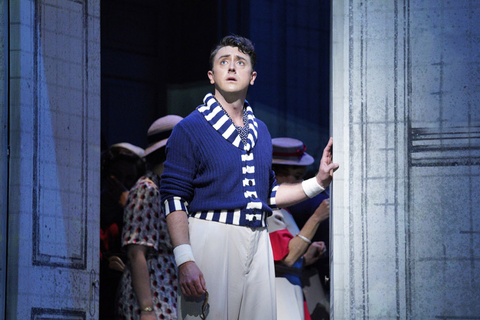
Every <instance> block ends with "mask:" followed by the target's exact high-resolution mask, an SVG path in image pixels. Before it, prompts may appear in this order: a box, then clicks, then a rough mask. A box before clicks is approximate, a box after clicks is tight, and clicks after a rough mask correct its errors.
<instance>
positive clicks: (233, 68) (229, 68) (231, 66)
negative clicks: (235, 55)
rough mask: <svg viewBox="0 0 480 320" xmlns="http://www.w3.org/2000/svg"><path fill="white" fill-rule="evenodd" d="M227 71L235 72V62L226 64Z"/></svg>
mask: <svg viewBox="0 0 480 320" xmlns="http://www.w3.org/2000/svg"><path fill="white" fill-rule="evenodd" d="M228 71H233V72H234V71H235V61H234V60H233V59H232V60H231V61H230V62H229V64H228Z"/></svg>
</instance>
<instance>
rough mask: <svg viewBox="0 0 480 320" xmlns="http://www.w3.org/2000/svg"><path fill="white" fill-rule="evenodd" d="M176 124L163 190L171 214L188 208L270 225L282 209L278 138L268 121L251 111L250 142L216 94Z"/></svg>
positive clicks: (196, 212)
mask: <svg viewBox="0 0 480 320" xmlns="http://www.w3.org/2000/svg"><path fill="white" fill-rule="evenodd" d="M204 102H205V104H204V105H202V106H199V107H198V108H197V109H196V110H195V111H193V112H192V113H191V114H190V115H189V116H187V117H186V118H185V119H183V120H182V121H181V122H180V123H178V124H177V125H176V126H175V128H174V129H173V132H172V135H171V136H170V138H169V140H168V142H167V146H166V153H167V160H166V161H165V163H164V172H163V175H162V180H161V181H162V182H161V189H160V193H161V196H162V203H163V206H164V212H165V214H167V215H168V214H169V213H170V212H172V211H175V210H185V211H187V210H188V211H187V212H188V213H189V214H190V215H192V216H195V217H197V218H201V219H206V220H212V221H218V222H223V223H229V224H235V225H245V226H250V227H264V226H265V225H266V224H265V219H266V216H267V215H270V214H271V212H272V210H271V208H270V206H271V207H272V208H276V206H275V204H274V198H275V194H276V190H277V188H278V186H276V181H275V177H274V173H273V171H272V169H271V163H272V143H271V137H270V133H269V132H268V129H267V127H266V126H265V124H264V123H263V122H261V121H260V120H258V119H255V117H254V116H253V112H252V110H251V108H250V106H249V105H248V103H247V102H245V107H246V108H247V112H248V114H249V116H248V118H249V128H250V130H249V139H248V140H249V141H248V143H247V145H244V144H243V142H242V141H241V139H240V137H239V135H238V132H237V130H235V128H234V126H233V123H232V121H231V120H230V119H229V118H228V117H227V116H226V115H225V114H224V113H223V111H222V112H220V111H221V108H220V106H219V105H218V103H216V101H215V99H214V98H213V96H212V95H211V94H208V95H207V96H206V97H205V99H204Z"/></svg>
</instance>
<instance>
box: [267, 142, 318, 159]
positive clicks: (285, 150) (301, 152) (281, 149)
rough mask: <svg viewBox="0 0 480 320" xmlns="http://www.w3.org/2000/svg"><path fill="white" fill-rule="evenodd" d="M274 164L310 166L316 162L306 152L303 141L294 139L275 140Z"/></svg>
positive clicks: (273, 144) (273, 143)
mask: <svg viewBox="0 0 480 320" xmlns="http://www.w3.org/2000/svg"><path fill="white" fill-rule="evenodd" d="M272 146H273V154H272V163H275V164H284V165H291V166H308V165H311V164H312V163H313V162H314V161H315V160H314V159H313V157H312V156H311V155H309V154H308V153H306V152H305V150H307V147H305V145H304V144H303V142H302V141H300V140H297V139H293V138H273V139H272Z"/></svg>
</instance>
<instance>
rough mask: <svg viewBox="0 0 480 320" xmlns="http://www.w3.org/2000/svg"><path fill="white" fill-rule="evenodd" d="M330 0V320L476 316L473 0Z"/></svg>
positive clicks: (477, 112) (478, 160)
mask: <svg viewBox="0 0 480 320" xmlns="http://www.w3.org/2000/svg"><path fill="white" fill-rule="evenodd" d="M332 3H333V11H332V12H333V15H332V17H333V30H332V31H333V32H332V34H333V36H332V37H333V38H332V45H333V47H332V111H331V112H332V128H333V137H334V143H335V148H334V151H335V154H334V158H335V161H336V162H339V163H340V166H341V168H340V169H339V170H338V171H337V172H336V176H335V179H334V183H333V199H332V204H333V205H332V207H333V209H332V216H333V222H332V238H333V256H332V269H333V276H332V284H333V289H332V299H331V301H332V304H333V306H332V310H333V312H332V318H333V319H445V320H446V319H480V316H479V315H480V305H479V304H478V297H479V294H480V281H479V280H478V279H480V278H479V271H478V270H479V267H480V263H479V261H480V256H479V254H480V215H479V209H478V208H479V205H480V196H479V191H478V190H479V187H480V150H479V149H480V148H479V147H478V146H479V145H480V134H479V132H480V130H479V129H480V101H479V100H480V92H479V91H480V72H479V70H480V69H479V65H480V41H479V40H480V35H479V31H478V28H477V25H478V14H479V13H480V3H478V2H475V1H456V2H448V1H354V0H351V1H347V0H344V1H333V2H332Z"/></svg>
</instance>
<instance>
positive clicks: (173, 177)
mask: <svg viewBox="0 0 480 320" xmlns="http://www.w3.org/2000/svg"><path fill="white" fill-rule="evenodd" d="M193 149H194V147H193V144H192V141H191V139H190V136H189V135H188V132H187V131H186V130H185V129H184V128H183V127H182V126H181V122H180V123H179V124H177V125H176V126H175V127H174V128H173V131H172V134H171V135H170V137H169V138H168V141H167V145H166V149H165V152H166V157H167V158H166V161H165V162H164V170H163V174H162V179H161V181H162V182H161V187H160V194H161V197H162V207H163V212H164V213H165V215H168V214H170V213H171V212H173V211H177V210H181V211H185V212H187V213H188V211H187V207H188V203H189V202H190V201H191V199H192V197H193V179H194V176H195V152H194V150H193Z"/></svg>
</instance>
